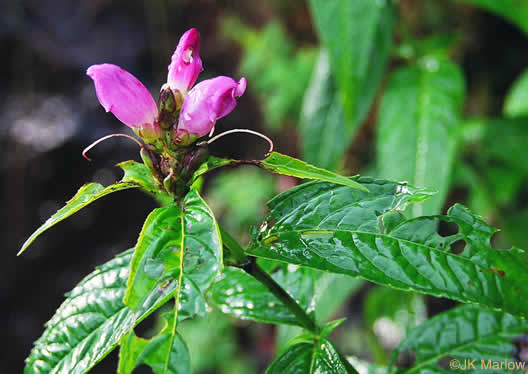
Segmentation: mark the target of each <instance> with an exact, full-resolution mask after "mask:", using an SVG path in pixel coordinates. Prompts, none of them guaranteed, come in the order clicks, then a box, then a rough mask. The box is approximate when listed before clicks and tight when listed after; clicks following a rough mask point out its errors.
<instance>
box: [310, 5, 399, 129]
mask: <svg viewBox="0 0 528 374" xmlns="http://www.w3.org/2000/svg"><path fill="white" fill-rule="evenodd" d="M310 5H311V8H312V16H313V18H314V21H315V25H316V27H317V31H318V34H319V36H320V38H321V40H322V42H323V44H324V46H325V48H326V49H327V50H328V54H329V57H330V65H331V66H332V71H333V72H334V73H335V79H336V83H337V85H338V88H339V94H340V97H341V103H342V104H343V106H344V111H345V115H346V118H347V128H348V130H349V133H352V132H353V130H354V128H355V126H356V125H357V123H358V122H361V121H362V120H363V118H364V116H365V115H366V113H367V112H368V109H369V107H370V103H371V101H372V98H373V96H374V93H375V91H376V88H377V86H378V85H379V83H380V81H381V78H382V76H383V71H384V68H385V64H386V62H387V58H388V56H389V53H390V50H391V46H392V7H391V3H390V1H386V0H381V1H371V0H356V1H348V0H310ZM352 46H353V47H352Z"/></svg>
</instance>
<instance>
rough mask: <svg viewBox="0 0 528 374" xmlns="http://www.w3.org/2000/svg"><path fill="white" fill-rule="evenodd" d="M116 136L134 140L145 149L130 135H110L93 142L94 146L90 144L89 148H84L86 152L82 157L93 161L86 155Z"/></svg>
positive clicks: (83, 152) (141, 145)
mask: <svg viewBox="0 0 528 374" xmlns="http://www.w3.org/2000/svg"><path fill="white" fill-rule="evenodd" d="M115 136H122V137H124V138H129V139H132V140H133V141H135V142H136V143H138V144H139V146H140V147H141V148H143V144H142V143H141V142H140V141H139V140H137V139H136V138H134V137H133V136H130V135H127V134H110V135H106V136H103V137H102V138H100V139H97V140H96V141H95V142H93V143H92V144H90V145H89V146H88V147H86V148H84V151H82V155H83V157H84V158H85V159H87V160H88V161H92V159H91V158H89V157H88V156H86V153H87V152H88V151H89V150H90V149H92V148H93V147H95V146H96V145H97V144H99V143H101V142H104V141H105V140H106V139H110V138H113V137H115Z"/></svg>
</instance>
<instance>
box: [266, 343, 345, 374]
mask: <svg viewBox="0 0 528 374" xmlns="http://www.w3.org/2000/svg"><path fill="white" fill-rule="evenodd" d="M345 365H346V364H345V363H344V362H343V360H342V359H341V356H340V355H339V353H338V352H337V351H336V349H335V348H334V346H333V345H332V343H331V342H330V341H329V340H328V339H326V337H322V338H319V339H317V338H315V337H312V336H310V335H308V334H303V335H300V336H298V337H297V338H295V339H293V340H292V341H291V342H290V343H289V345H288V347H287V348H286V349H285V350H284V351H283V352H282V354H281V355H280V356H279V357H277V358H276V359H275V360H274V361H273V362H272V363H271V365H270V366H269V368H268V369H267V370H266V374H275V373H277V374H292V373H299V374H301V373H302V374H305V373H310V374H312V373H328V374H337V373H339V374H346V373H351V372H352V373H353V371H348V370H347V366H345Z"/></svg>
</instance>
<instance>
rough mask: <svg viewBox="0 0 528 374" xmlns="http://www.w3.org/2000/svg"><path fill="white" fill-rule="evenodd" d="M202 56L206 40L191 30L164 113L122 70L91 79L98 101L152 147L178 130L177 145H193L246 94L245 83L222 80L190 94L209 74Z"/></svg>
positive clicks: (92, 73)
mask: <svg viewBox="0 0 528 374" xmlns="http://www.w3.org/2000/svg"><path fill="white" fill-rule="evenodd" d="M199 52H200V35H199V33H198V31H196V29H190V30H188V31H187V32H186V33H185V34H183V36H182V37H181V39H180V41H179V43H178V46H177V47H176V51H174V54H173V55H172V58H171V63H170V65H169V73H168V76H167V85H166V86H168V87H169V88H170V90H169V89H165V88H164V87H166V86H165V85H164V87H162V93H163V95H162V98H161V100H160V103H159V104H160V108H161V109H160V110H161V113H160V111H159V110H158V107H157V106H156V102H155V101H154V99H153V98H152V95H151V94H150V93H149V91H148V90H147V88H146V87H145V86H144V85H143V84H142V83H141V82H140V81H139V80H138V79H137V78H136V77H134V76H133V75H132V74H130V73H129V72H127V71H125V70H123V69H121V68H120V67H119V66H116V65H112V64H101V65H92V66H90V67H89V68H88V70H87V71H86V74H87V75H88V76H89V77H90V78H92V79H93V81H94V84H95V91H96V94H97V98H98V99H99V102H100V103H101V105H102V106H103V107H104V108H105V109H106V111H107V112H112V113H113V114H114V115H115V116H116V117H117V119H119V120H120V121H121V122H123V123H124V124H125V125H127V126H128V127H130V128H132V130H134V132H135V133H136V134H137V135H138V136H139V137H141V138H142V139H143V140H145V141H146V142H147V143H151V144H157V145H160V147H157V148H158V149H160V150H161V149H162V147H161V143H160V142H162V141H166V139H167V137H165V136H163V132H164V131H172V134H173V139H174V141H175V142H176V144H178V145H189V144H191V143H192V142H193V141H195V140H196V139H197V138H199V137H201V136H204V135H206V134H207V133H209V132H210V131H211V129H212V128H213V127H214V125H215V123H216V121H217V120H218V119H219V118H222V117H224V116H226V115H227V114H229V113H230V112H231V111H232V110H233V108H234V107H235V106H236V100H235V98H236V97H239V96H241V95H242V94H243V93H244V91H245V89H246V80H245V78H242V79H240V81H239V82H236V81H234V80H233V79H231V78H228V77H216V78H213V79H208V80H206V81H203V82H201V83H199V84H197V85H196V87H194V88H193V89H192V90H191V91H190V92H189V93H188V94H187V91H188V90H189V89H190V88H191V87H192V85H193V84H194V83H195V82H196V79H197V78H198V75H199V74H200V72H201V71H202V70H203V68H202V60H201V59H200V56H199ZM171 92H172V94H171ZM182 101H183V104H182ZM180 105H181V111H180ZM178 116H179V118H178ZM161 125H162V126H163V128H162V126H161ZM176 125H177V127H176ZM167 145H168V146H169V147H170V146H171V144H167Z"/></svg>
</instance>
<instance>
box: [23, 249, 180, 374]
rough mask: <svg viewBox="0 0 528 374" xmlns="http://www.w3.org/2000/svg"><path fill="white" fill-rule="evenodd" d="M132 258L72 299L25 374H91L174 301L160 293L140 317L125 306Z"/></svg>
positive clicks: (95, 277)
mask: <svg viewBox="0 0 528 374" xmlns="http://www.w3.org/2000/svg"><path fill="white" fill-rule="evenodd" d="M132 253H133V250H128V251H126V252H124V253H123V254H121V255H119V256H117V257H116V258H115V259H113V260H111V261H109V262H107V263H106V264H104V265H102V266H100V267H99V268H97V270H95V271H94V272H93V273H91V274H90V275H88V276H87V277H86V278H84V279H83V280H82V281H81V282H80V283H79V284H78V285H77V286H76V287H75V288H74V289H73V290H72V291H71V292H69V293H68V294H67V295H66V300H65V301H64V303H62V305H61V306H60V307H59V309H57V312H56V313H55V315H54V316H53V317H52V318H51V320H49V321H48V322H47V323H46V330H45V331H44V334H43V335H42V336H41V337H40V338H39V339H38V340H37V341H36V342H35V347H34V348H33V350H32V351H31V354H30V356H29V357H28V358H27V360H26V368H25V371H24V373H26V374H44V373H54V374H81V373H86V372H88V371H89V370H90V369H91V368H92V367H93V366H94V365H95V364H97V363H98V362H99V361H101V360H102V359H103V358H104V357H105V356H106V355H107V354H108V353H110V352H111V351H112V350H113V349H114V348H115V347H116V346H117V344H118V343H119V340H120V339H121V338H122V337H123V336H124V335H125V334H127V333H128V332H129V331H130V330H131V329H132V328H133V327H134V326H135V325H136V324H138V323H139V322H141V321H142V320H143V319H145V318H146V317H147V316H148V315H149V314H150V313H152V312H153V311H154V310H155V309H156V308H158V307H159V306H161V305H162V304H163V303H164V302H166V301H167V300H168V299H169V298H170V297H171V296H172V295H171V294H170V293H167V294H163V293H159V294H157V295H156V297H155V298H153V299H152V300H151V302H150V303H149V304H148V305H146V306H145V307H144V308H139V309H138V310H137V311H132V310H131V309H129V308H128V307H126V306H125V305H124V304H123V301H122V300H123V296H124V295H125V291H126V281H127V278H128V269H129V265H130V261H131V258H132Z"/></svg>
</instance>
